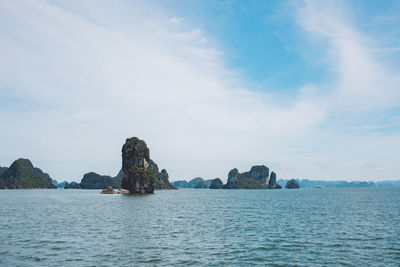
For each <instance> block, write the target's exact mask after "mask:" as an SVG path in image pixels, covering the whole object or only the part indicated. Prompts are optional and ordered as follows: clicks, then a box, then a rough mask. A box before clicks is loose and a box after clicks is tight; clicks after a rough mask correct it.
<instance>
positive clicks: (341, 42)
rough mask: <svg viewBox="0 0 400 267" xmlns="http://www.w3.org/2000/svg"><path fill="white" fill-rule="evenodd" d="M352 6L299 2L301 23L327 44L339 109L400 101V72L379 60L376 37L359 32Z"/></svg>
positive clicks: (335, 106) (385, 105) (391, 104)
mask: <svg viewBox="0 0 400 267" xmlns="http://www.w3.org/2000/svg"><path fill="white" fill-rule="evenodd" d="M348 10H351V8H349V7H348V6H346V5H345V4H344V3H343V2H341V1H335V2H331V1H313V0H307V1H304V3H303V4H302V5H299V6H298V9H297V16H298V21H299V23H300V25H301V26H302V27H303V28H304V29H305V30H306V31H307V32H308V33H310V34H311V35H312V36H313V38H314V41H317V42H325V43H326V44H327V54H326V55H327V60H328V61H329V62H330V63H331V68H332V71H333V72H334V73H336V75H337V79H336V82H335V84H333V86H332V87H331V90H332V95H331V96H330V98H331V100H332V106H333V107H332V108H333V109H335V112H339V113H343V112H360V111H361V112H362V111H367V110H373V109H377V108H384V109H385V108H388V107H394V106H397V105H398V104H399V103H400V90H399V89H398V86H399V84H400V78H399V77H400V75H399V72H398V71H395V70H392V69H389V68H388V67H386V66H385V64H384V62H380V61H379V60H378V58H379V55H378V54H374V53H373V52H374V51H375V52H378V51H379V49H378V50H377V49H374V46H376V43H377V42H376V40H373V39H371V37H369V36H368V37H367V36H365V35H364V34H362V33H361V32H359V31H358V30H357V29H356V27H355V26H354V25H353V24H354V22H353V21H351V20H350V18H351V17H352V16H351V15H352V14H351V13H350V14H349V12H350V11H348Z"/></svg>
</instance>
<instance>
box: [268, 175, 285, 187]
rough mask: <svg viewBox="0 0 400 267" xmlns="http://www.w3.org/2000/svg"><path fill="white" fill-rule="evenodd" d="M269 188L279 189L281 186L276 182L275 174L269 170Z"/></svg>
mask: <svg viewBox="0 0 400 267" xmlns="http://www.w3.org/2000/svg"><path fill="white" fill-rule="evenodd" d="M268 187H269V189H281V188H282V186H281V185H280V184H278V183H277V182H276V174H275V173H274V172H271V176H270V177H269V182H268Z"/></svg>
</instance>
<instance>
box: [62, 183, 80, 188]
mask: <svg viewBox="0 0 400 267" xmlns="http://www.w3.org/2000/svg"><path fill="white" fill-rule="evenodd" d="M64 189H81V185H80V184H79V183H77V182H70V183H66V184H65V186H64Z"/></svg>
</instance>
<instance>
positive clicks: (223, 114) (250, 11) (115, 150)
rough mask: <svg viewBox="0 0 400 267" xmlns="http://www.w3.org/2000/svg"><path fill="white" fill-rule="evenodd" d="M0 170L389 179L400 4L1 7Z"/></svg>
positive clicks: (397, 94)
mask: <svg viewBox="0 0 400 267" xmlns="http://www.w3.org/2000/svg"><path fill="white" fill-rule="evenodd" d="M0 59H1V60H0V125H1V131H0V166H9V165H10V164H11V163H12V162H13V161H14V160H15V159H17V158H29V159H30V160H31V161H32V162H33V164H34V165H35V166H37V167H40V168H41V169H42V170H44V171H46V172H48V173H49V174H50V176H51V177H52V178H54V179H57V180H58V181H63V180H67V181H80V179H81V178H82V176H83V174H85V173H87V172H89V171H94V172H97V173H100V174H108V175H112V176H114V175H116V174H117V173H118V171H119V169H120V168H121V148H122V145H123V144H124V142H125V139H126V138H128V137H132V136H137V137H139V138H141V139H144V140H145V141H146V143H147V145H148V146H149V148H150V156H151V158H152V159H153V160H154V161H155V162H156V163H157V164H158V165H159V167H160V168H165V169H167V171H168V173H169V176H170V180H171V181H174V180H180V179H186V180H189V179H192V178H194V177H203V178H205V179H211V178H216V177H220V178H222V180H224V181H226V179H227V174H228V172H229V170H230V169H232V168H238V169H239V171H240V172H245V171H248V170H249V169H250V168H251V166H253V165H261V164H264V165H266V166H267V167H269V169H270V170H271V171H275V172H276V173H277V177H278V179H280V178H282V179H291V178H298V179H319V180H339V179H340V180H367V181H381V180H391V179H400V176H399V173H400V164H399V162H400V153H399V151H400V2H399V1H384V2H381V1H361V0H359V1H351V0H349V1H317V0H315V1H312V0H310V1H307V0H304V1H229V0H226V1H211V0H205V1H195V0H176V1H172V0H165V1H121V0H116V1H101V0H99V1H86V0H85V1H75V0H72V1H43V0H36V1H23V0H21V1H1V2H0Z"/></svg>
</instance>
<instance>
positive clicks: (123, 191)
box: [117, 188, 130, 194]
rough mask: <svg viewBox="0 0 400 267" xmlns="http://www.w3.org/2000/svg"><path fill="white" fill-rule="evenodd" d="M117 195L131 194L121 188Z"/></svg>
mask: <svg viewBox="0 0 400 267" xmlns="http://www.w3.org/2000/svg"><path fill="white" fill-rule="evenodd" d="M117 193H118V194H130V192H129V190H126V189H122V188H119V189H118V192H117Z"/></svg>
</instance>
